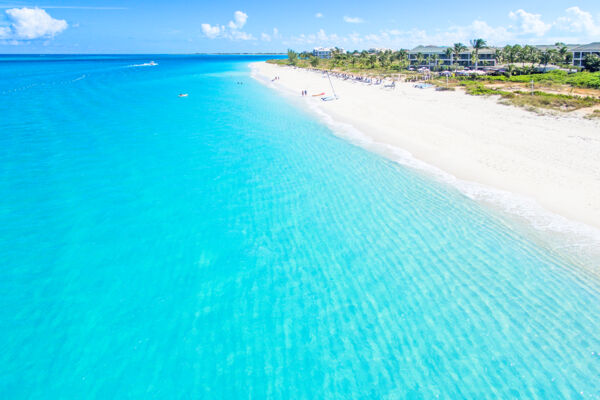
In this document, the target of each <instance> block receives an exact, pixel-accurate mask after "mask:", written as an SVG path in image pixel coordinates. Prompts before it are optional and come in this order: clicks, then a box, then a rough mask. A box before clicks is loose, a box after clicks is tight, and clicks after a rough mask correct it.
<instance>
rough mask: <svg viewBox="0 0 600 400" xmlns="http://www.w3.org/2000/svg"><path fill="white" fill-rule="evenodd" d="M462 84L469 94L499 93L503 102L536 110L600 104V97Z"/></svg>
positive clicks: (557, 109)
mask: <svg viewBox="0 0 600 400" xmlns="http://www.w3.org/2000/svg"><path fill="white" fill-rule="evenodd" d="M460 85H461V86H463V87H464V88H465V92H466V93H467V94H470V95H473V96H492V95H497V96H500V97H502V100H503V101H502V103H503V104H511V105H514V106H518V107H523V108H526V109H528V110H530V111H535V110H536V109H540V108H544V109H549V110H555V111H573V110H578V109H580V108H587V107H593V106H595V105H597V104H600V99H597V98H595V97H590V96H586V97H582V96H571V95H567V94H555V93H546V92H541V91H534V92H533V93H528V92H521V91H516V92H507V91H504V90H498V89H492V88H489V87H486V86H485V85H484V84H483V83H481V82H475V81H463V82H460Z"/></svg>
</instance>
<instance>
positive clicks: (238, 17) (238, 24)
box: [229, 11, 248, 29]
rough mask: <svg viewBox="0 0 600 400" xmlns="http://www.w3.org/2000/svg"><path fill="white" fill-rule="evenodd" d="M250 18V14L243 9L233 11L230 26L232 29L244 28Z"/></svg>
mask: <svg viewBox="0 0 600 400" xmlns="http://www.w3.org/2000/svg"><path fill="white" fill-rule="evenodd" d="M247 20H248V14H246V13H245V12H242V11H236V12H234V13H233V21H229V27H230V28H231V29H242V28H243V27H244V25H246V21H247Z"/></svg>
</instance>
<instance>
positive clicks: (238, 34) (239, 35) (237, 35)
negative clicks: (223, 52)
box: [228, 31, 256, 40]
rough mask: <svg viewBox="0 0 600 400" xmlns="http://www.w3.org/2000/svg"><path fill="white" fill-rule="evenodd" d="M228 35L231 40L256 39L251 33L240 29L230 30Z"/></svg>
mask: <svg viewBox="0 0 600 400" xmlns="http://www.w3.org/2000/svg"><path fill="white" fill-rule="evenodd" d="M228 37H229V38H230V39H233V40H256V38H255V37H254V36H252V34H251V33H246V32H242V31H231V33H230V34H229V35H228Z"/></svg>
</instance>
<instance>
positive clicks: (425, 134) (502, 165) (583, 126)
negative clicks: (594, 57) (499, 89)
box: [252, 63, 600, 228]
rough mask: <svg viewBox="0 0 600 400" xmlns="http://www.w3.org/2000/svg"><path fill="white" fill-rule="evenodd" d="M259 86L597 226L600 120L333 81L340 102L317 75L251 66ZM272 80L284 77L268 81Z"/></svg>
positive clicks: (456, 172) (469, 177) (404, 86)
mask: <svg viewBox="0 0 600 400" xmlns="http://www.w3.org/2000/svg"><path fill="white" fill-rule="evenodd" d="M252 69H253V76H254V77H255V78H257V79H259V80H260V81H262V82H264V83H266V84H268V85H270V86H272V87H274V88H278V89H281V90H282V91H285V92H287V93H289V94H291V95H293V96H297V97H298V98H300V92H301V90H303V89H305V90H308V94H309V96H308V97H305V98H303V99H302V100H304V101H305V102H306V103H308V104H309V105H312V106H314V107H318V109H319V110H320V111H322V112H324V113H325V114H326V115H328V116H330V117H331V118H332V119H333V120H335V121H337V122H342V123H347V124H350V125H352V126H353V127H355V128H356V129H358V130H360V131H361V132H362V133H363V134H365V135H367V136H369V137H370V138H371V139H372V140H374V141H375V142H378V143H382V144H387V145H392V146H395V147H398V148H401V149H404V150H406V151H408V152H410V153H411V154H412V155H413V156H414V157H415V158H416V159H418V160H421V161H423V162H425V163H427V164H430V165H433V166H435V167H438V168H439V169H441V170H443V171H445V172H447V173H449V174H451V175H453V176H455V177H456V178H458V179H460V180H465V181H470V182H476V183H479V184H483V185H486V186H489V187H492V188H497V189H501V190H503V191H508V192H511V193H514V194H517V195H520V196H525V197H527V198H530V199H534V200H535V201H536V202H537V203H538V204H539V205H541V206H542V207H543V208H544V209H546V210H549V211H551V212H552V213H556V214H559V215H562V216H564V217H566V218H568V219H570V220H575V221H578V222H581V223H584V224H586V225H589V226H592V227H595V228H600V123H599V122H598V121H591V120H586V119H583V118H580V117H575V116H570V117H569V116H540V115H536V114H534V113H532V112H529V111H526V110H522V109H518V108H515V107H512V106H506V105H502V104H499V103H498V102H497V100H496V99H495V98H483V97H478V96H468V95H465V94H464V93H463V92H461V91H456V92H437V91H435V90H433V89H417V88H414V87H413V85H412V84H408V83H401V84H397V86H396V88H395V89H385V88H383V87H382V86H383V85H373V86H370V85H367V84H364V83H358V82H352V81H349V80H348V81H347V80H342V79H338V78H334V77H332V78H331V79H332V82H333V85H334V87H335V90H336V92H337V95H338V96H339V99H338V100H336V101H329V102H324V101H322V100H320V99H319V98H318V97H312V96H310V95H312V94H315V93H321V92H326V94H327V95H330V94H331V89H330V85H329V82H328V80H327V78H326V76H324V75H322V74H321V73H318V72H312V71H308V70H302V69H297V68H292V67H281V66H277V65H272V64H267V63H254V64H252ZM274 76H279V77H280V79H279V80H277V81H274V82H271V79H272V78H273V77H274Z"/></svg>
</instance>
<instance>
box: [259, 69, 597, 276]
mask: <svg viewBox="0 0 600 400" xmlns="http://www.w3.org/2000/svg"><path fill="white" fill-rule="evenodd" d="M252 77H254V78H255V79H257V80H258V81H260V82H262V83H264V84H265V85H267V86H269V87H272V88H275V89H277V90H279V91H281V92H285V93H286V94H288V95H291V96H293V95H294V93H292V91H291V90H287V89H285V88H283V87H282V86H279V85H275V84H273V83H272V82H270V81H268V80H267V79H266V78H264V77H262V76H260V75H259V74H258V73H256V71H255V70H253V71H252ZM292 99H295V100H297V97H295V96H293V97H292ZM303 100H304V101H302V103H304V104H305V105H306V106H307V107H308V108H309V109H310V110H311V111H313V112H314V113H315V114H317V116H318V117H319V118H320V119H321V120H322V121H323V122H324V123H325V124H326V125H327V126H328V127H329V128H330V129H331V130H332V132H333V133H334V134H336V135H337V136H340V137H342V138H344V139H346V140H348V141H350V142H351V143H353V144H355V145H358V146H360V147H363V148H365V149H367V150H370V151H373V152H376V153H378V154H381V155H383V156H385V157H386V158H388V159H391V160H392V161H395V162H397V163H399V164H401V165H404V166H407V167H410V168H412V169H415V170H419V171H422V172H424V173H426V174H427V175H428V176H430V177H432V178H434V179H435V180H437V181H440V182H443V183H445V184H449V185H451V186H453V187H455V188H456V189H458V190H459V191H460V192H461V193H462V194H464V195H465V196H467V197H469V198H470V199H472V200H475V201H478V202H481V203H485V204H488V205H491V206H493V207H494V208H495V209H497V210H500V211H502V212H504V213H508V214H509V215H512V216H516V217H517V218H518V219H522V220H524V222H526V223H527V225H529V226H531V227H533V228H534V229H535V230H536V231H539V232H542V233H549V234H551V237H548V236H546V235H545V238H548V239H549V240H550V241H551V242H552V244H553V248H554V249H559V248H560V249H564V250H566V251H567V252H568V253H569V254H570V255H575V256H577V258H578V259H580V261H582V263H584V264H589V262H588V261H587V260H598V259H600V229H597V228H595V227H592V226H590V225H586V224H584V223H582V222H578V221H574V220H570V219H568V218H566V217H563V216H562V215H559V214H556V213H553V212H551V211H549V210H547V209H545V208H544V207H542V206H541V205H540V204H539V203H538V202H537V201H535V199H533V198H530V197H527V196H523V195H519V194H515V193H512V192H508V191H505V190H500V189H496V188H493V187H490V186H487V185H483V184H480V183H477V182H472V181H467V180H462V179H459V178H457V177H456V176H454V175H452V174H450V173H448V172H446V171H444V170H442V169H440V168H438V167H436V166H433V165H431V164H428V163H426V162H424V161H421V160H419V159H417V158H416V157H414V156H413V155H412V154H411V153H410V152H409V151H407V150H405V149H402V148H400V147H396V146H393V145H389V144H385V143H381V142H377V141H375V140H374V139H373V138H372V137H370V136H369V135H367V134H365V133H364V132H362V131H360V130H359V129H357V128H355V127H354V126H352V125H351V124H348V123H344V122H340V121H336V120H334V119H333V117H331V116H330V115H329V114H327V113H326V112H325V111H323V110H322V108H321V107H319V103H315V102H314V101H312V99H303ZM594 272H597V273H600V270H599V271H594Z"/></svg>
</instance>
